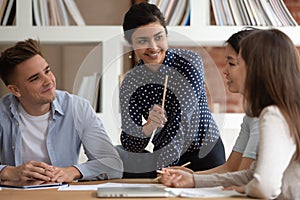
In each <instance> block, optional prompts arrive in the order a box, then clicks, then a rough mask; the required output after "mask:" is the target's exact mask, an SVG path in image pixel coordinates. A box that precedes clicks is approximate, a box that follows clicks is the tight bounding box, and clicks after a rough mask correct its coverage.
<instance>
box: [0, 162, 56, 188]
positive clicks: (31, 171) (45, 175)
mask: <svg viewBox="0 0 300 200" xmlns="http://www.w3.org/2000/svg"><path fill="white" fill-rule="evenodd" d="M54 168H55V167H53V166H51V165H48V164H47V163H44V162H36V161H29V162H27V163H25V164H23V165H20V166H17V167H14V166H7V167H5V168H4V169H2V171H1V173H0V177H1V184H13V185H28V184H29V183H31V184H30V185H33V184H41V183H44V182H49V181H51V178H53V177H54Z"/></svg>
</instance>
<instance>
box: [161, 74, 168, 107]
mask: <svg viewBox="0 0 300 200" xmlns="http://www.w3.org/2000/svg"><path fill="white" fill-rule="evenodd" d="M168 77H169V76H168V75H166V77H165V83H164V92H163V99H162V105H161V107H162V109H164V107H165V99H166V93H167V83H168Z"/></svg>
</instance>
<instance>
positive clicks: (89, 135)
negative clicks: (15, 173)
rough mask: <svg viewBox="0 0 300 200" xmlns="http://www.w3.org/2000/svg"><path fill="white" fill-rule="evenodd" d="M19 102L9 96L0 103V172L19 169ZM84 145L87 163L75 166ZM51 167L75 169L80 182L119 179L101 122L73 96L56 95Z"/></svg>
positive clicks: (119, 170) (118, 161) (118, 167)
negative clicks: (78, 173)
mask: <svg viewBox="0 0 300 200" xmlns="http://www.w3.org/2000/svg"><path fill="white" fill-rule="evenodd" d="M18 104H19V101H18V100H17V98H16V97H15V96H13V95H12V94H8V95H6V96H5V97H3V98H2V99H1V100H0V164H1V165H0V170H2V169H3V168H4V167H5V166H7V165H10V166H18V165H22V164H23V163H22V132H21V129H20V126H19V121H20V118H19V114H18V113H19V112H18ZM81 145H83V147H84V152H85V154H86V155H87V157H88V161H87V162H85V163H82V164H78V157H79V151H80V147H81ZM46 147H47V151H48V154H49V157H50V161H51V163H49V164H51V165H54V166H57V167H69V166H74V167H76V168H77V169H78V170H79V171H80V172H81V174H82V179H103V178H121V177H122V171H123V164H122V160H121V159H120V157H119V154H118V153H117V151H116V150H115V148H114V147H113V145H112V142H111V140H110V138H109V137H108V135H107V133H106V131H105V129H104V126H103V124H102V122H101V120H100V119H99V118H98V117H97V115H96V113H95V111H94V110H93V108H92V107H91V106H90V104H89V102H88V101H86V100H84V99H83V98H81V97H78V96H76V95H72V94H69V93H67V92H63V91H59V90H57V91H56V98H55V100H54V101H53V102H52V103H51V119H50V123H49V129H48V134H47V138H46Z"/></svg>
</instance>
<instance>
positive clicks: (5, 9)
mask: <svg viewBox="0 0 300 200" xmlns="http://www.w3.org/2000/svg"><path fill="white" fill-rule="evenodd" d="M0 6H1V8H0V25H1V26H10V25H13V24H14V23H15V19H16V0H0Z"/></svg>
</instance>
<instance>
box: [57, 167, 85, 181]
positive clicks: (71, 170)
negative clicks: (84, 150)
mask: <svg viewBox="0 0 300 200" xmlns="http://www.w3.org/2000/svg"><path fill="white" fill-rule="evenodd" d="M54 172H55V174H54V176H53V177H52V178H51V182H59V183H62V182H71V181H73V180H75V179H79V178H81V176H82V175H81V173H80V172H79V171H78V169H77V168H75V167H65V168H59V167H55V171H54Z"/></svg>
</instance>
